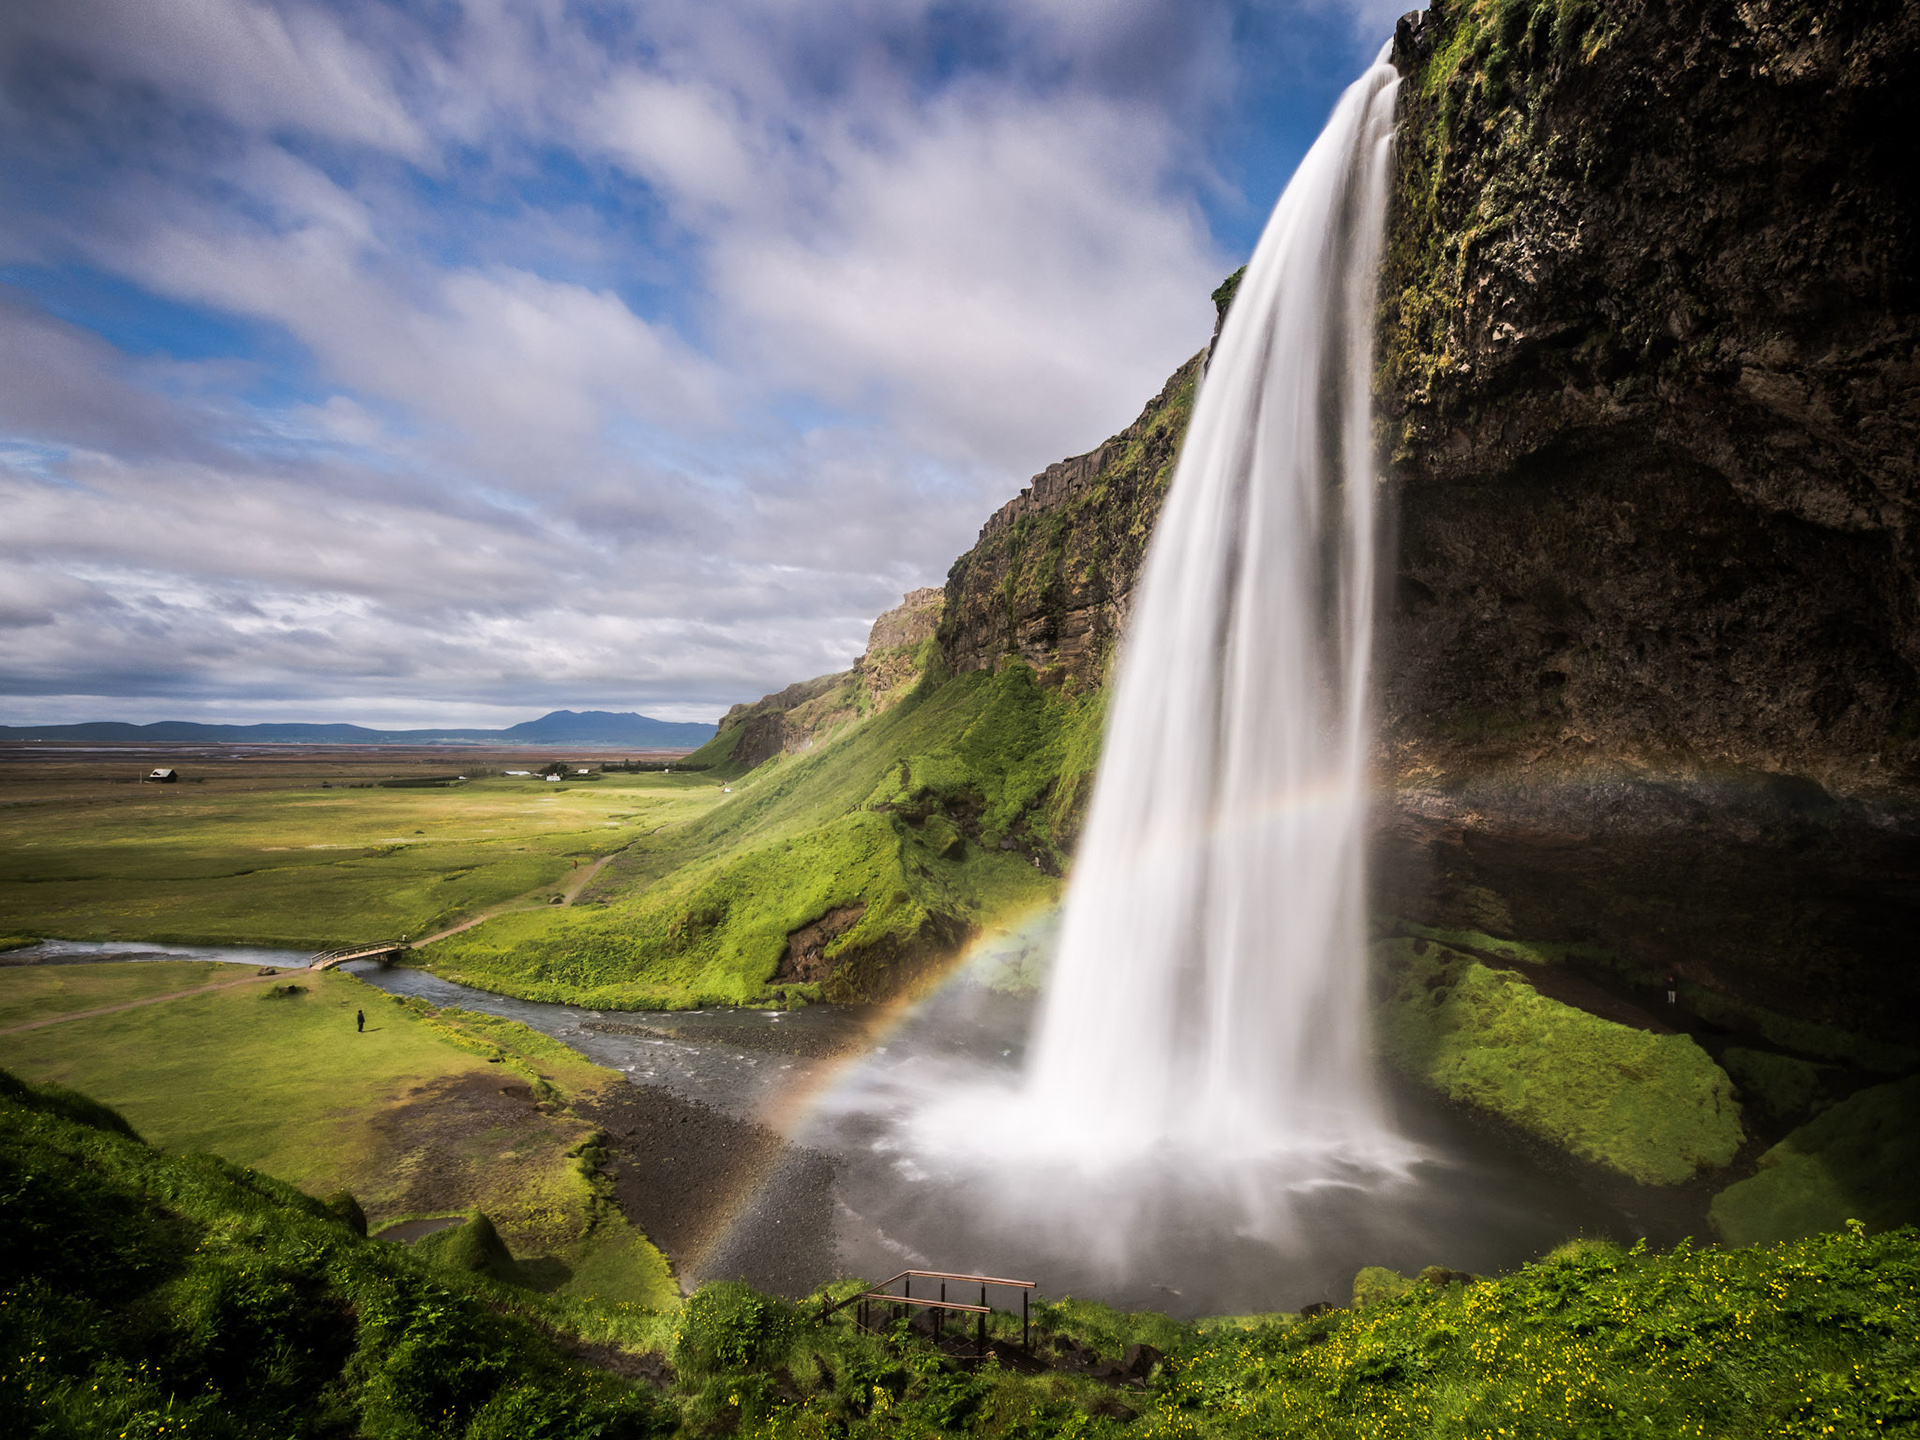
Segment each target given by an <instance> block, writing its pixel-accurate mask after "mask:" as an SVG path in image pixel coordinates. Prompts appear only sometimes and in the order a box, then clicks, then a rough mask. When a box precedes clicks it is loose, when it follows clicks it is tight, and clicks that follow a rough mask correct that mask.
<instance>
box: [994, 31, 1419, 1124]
mask: <svg viewBox="0 0 1920 1440" xmlns="http://www.w3.org/2000/svg"><path fill="white" fill-rule="evenodd" d="M1397 85H1398V77H1397V76H1396V74H1395V72H1394V71H1393V69H1392V67H1391V66H1388V65H1386V64H1376V65H1375V66H1374V67H1373V68H1372V69H1370V70H1369V71H1368V72H1367V73H1366V74H1365V75H1364V76H1363V77H1362V78H1361V79H1360V80H1359V81H1358V82H1356V83H1355V84H1354V85H1353V86H1352V87H1351V88H1350V89H1349V90H1348V91H1347V93H1346V95H1345V96H1344V97H1342V99H1341V101H1340V103H1339V106H1338V108H1337V109H1336V110H1335V111H1334V114H1333V117H1332V119H1331V120H1330V121H1329V122H1328V125H1327V128H1326V130H1325V131H1324V132H1323V133H1322V135H1321V136H1320V138H1319V140H1318V141H1317V142H1316V143H1315V145H1314V146H1313V148H1312V150H1311V151H1309V152H1308V154H1307V157H1306V159H1305V160H1303V161H1302V162H1301V165H1300V168H1299V171H1298V172H1297V173H1296V174H1295V176H1294V178H1293V181H1292V183H1291V184H1289V185H1288V187H1287V190H1286V193H1285V194H1284V195H1283V196H1281V199H1280V203H1279V204H1278V206H1277V207H1276V208H1275V210H1274V212H1273V217H1272V219H1271V220H1270V221H1269V222H1268V224H1267V228H1266V231H1265V233H1264V234H1263V235H1262V237H1261V240H1260V244H1259V247H1258V249H1256V250H1255V252H1254V256H1253V260H1252V263H1251V264H1250V265H1249V266H1248V268H1247V272H1246V275H1245V277H1244V278H1243V279H1242V281H1241V284H1240V289H1239V292H1238V294H1237V295H1236V296H1235V298H1234V301H1233V305H1232V308H1231V310H1230V311H1229V313H1228V316H1227V321H1226V325H1225V328H1224V330H1223V331H1222V333H1221V336H1220V342H1219V346H1218V348H1217V350H1216V352H1215V354H1214V356H1213V360H1212V363H1211V365H1210V367H1209V369H1208V372H1207V375H1206V377H1205V379H1204V381H1203V382H1202V384H1201V386H1200V392H1199V396H1198V399H1197V402H1196V404H1195V407H1194V412H1193V420H1192V423H1191V425H1190V427H1189V429H1188V431H1187V437H1186V442H1185V444H1184V446H1183V448H1182V450H1181V454H1180V462H1179V466H1178V468H1177V469H1176V471H1175V473H1174V478H1173V483H1172V488H1171V490H1170V492H1169V494H1168V497H1167V502H1166V506H1165V509H1164V510H1163V512H1162V514H1161V517H1160V521H1159V525H1158V527H1157V529H1156V530H1155V532H1154V536H1153V542H1152V546H1151V548H1150V550H1149V552H1148V556H1147V561H1146V565H1145V567H1144V569H1143V572H1142V574H1141V578H1140V582H1139V586H1138V589H1137V591H1136V598H1135V601H1134V605H1133V614H1132V619H1131V624H1130V627H1129V630H1128V634H1127V638H1126V642H1125V647H1124V650H1123V652H1122V655H1121V663H1120V667H1119V673H1118V676H1117V679H1116V682H1115V686H1114V692H1113V700H1112V708H1111V711H1110V716H1109V722H1108V726H1107V736H1106V745H1105V749H1104V751H1103V753H1102V757H1101V763H1100V772H1099V777H1098V782H1097V784H1096V787H1095V790H1094V795H1093V802H1092V807H1091V809H1090V811H1089V815H1088V821H1087V826H1086V830H1085V833H1084V835H1083V837H1082V839H1081V843H1080V849H1079V853H1078V855H1077V857H1076V859H1075V864H1074V872H1073V879H1072V884H1071V887H1070V889H1069V891H1068V895H1067V902H1066V913H1065V921H1064V926H1063V929H1062V933H1061V941H1060V949H1059V953H1058V956H1057V959H1056V961H1055V964H1054V970H1053V976H1052V980H1051V983H1050V986H1049V988H1048V991H1047V994H1046V1000H1045V1005H1044V1009H1043V1011H1042V1013H1041V1016H1040V1021H1039V1028H1038V1032H1037V1035H1036V1039H1035V1043H1034V1045H1033V1048H1032V1049H1031V1051H1030V1052H1029V1062H1028V1077H1027V1083H1026V1087H1025V1095H1024V1099H1025V1101H1026V1103H1027V1104H1028V1105H1029V1106H1030V1107H1031V1108H1032V1110H1033V1112H1034V1117H1035V1118H1036V1119H1038V1120H1041V1121H1042V1123H1044V1118H1045V1117H1047V1116H1054V1117H1059V1118H1060V1119H1062V1120H1064V1121H1066V1123H1061V1124H1058V1125H1055V1126H1051V1127H1049V1128H1051V1129H1052V1130H1053V1132H1054V1133H1053V1135H1052V1136H1051V1137H1050V1140H1051V1143H1053V1144H1056V1145H1058V1144H1069V1145H1073V1146H1076V1147H1079V1148H1083V1149H1086V1150H1087V1151H1089V1152H1090V1153H1093V1154H1110V1153H1116V1152H1118V1153H1125V1152H1128V1151H1138V1150H1141V1149H1154V1148H1163V1147H1175V1148H1195V1149H1199V1150H1202V1151H1204V1152H1206V1153H1209V1154H1212V1155H1216V1156H1221V1157H1227V1158H1231V1157H1239V1156H1252V1155H1261V1154H1271V1153H1275V1152H1298V1151H1301V1150H1309V1151H1327V1150H1330V1149H1331V1150H1343V1151H1354V1152H1364V1151H1367V1150H1370V1149H1373V1148H1376V1146H1375V1142H1376V1141H1377V1140H1379V1139H1380V1138H1381V1134H1382V1128H1383V1127H1382V1121H1381V1115H1380V1107H1379V1104H1378V1101H1377V1099H1376V1097H1375V1094H1374V1089H1373V1083H1372V1078H1371V1075H1372V1060H1371V1056H1370V1054H1369V1048H1368V1043H1367V1034H1366V1016H1365V995H1364V978H1365V958H1364V947H1365V916H1364V910H1363V904H1364V878H1365V876H1364V867H1365V856H1364V826H1365V817H1366V777H1365V764H1366V753H1367V748H1368V745H1367V741H1368V733H1369V730H1368V683H1367V682H1368V668H1369V657H1370V651H1371V635H1372V625H1373V589H1374V528H1375V527H1374V510H1375V498H1374V492H1375V489H1376V485H1377V478H1376V467H1375V463H1374V447H1373V440H1372V425H1371V418H1372V407H1371V395H1372V369H1373V311H1374V302H1375V288H1376V277H1377V273H1378V262H1379V253H1380V246H1381V237H1382V233H1383V230H1384V219H1385V206H1386V187H1387V177H1388V174H1389V170H1390V165H1391V157H1390V154H1389V146H1390V138H1391V133H1392V115H1393V100H1394V92H1395V89H1396V88H1397ZM1068 1117H1070V1119H1068Z"/></svg>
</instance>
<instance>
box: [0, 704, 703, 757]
mask: <svg viewBox="0 0 1920 1440" xmlns="http://www.w3.org/2000/svg"><path fill="white" fill-rule="evenodd" d="M713 731H714V727H713V726H711V725H700V724H694V723H690V722H681V721H674V720H655V719H653V718H652V717H651V716H647V715H636V714H633V713H632V712H631V711H625V712H620V713H615V712H614V711H611V710H555V711H552V712H550V713H549V714H546V715H542V716H541V717H540V718H539V719H538V720H525V721H522V722H521V723H520V724H518V725H513V726H510V727H508V728H507V729H505V730H370V729H368V728H367V727H365V726H364V725H304V724H294V723H288V724H267V725H202V724H200V723H198V722H197V721H192V720H160V721H156V722H154V723H153V724H151V725H128V724H125V723H124V722H122V721H119V720H90V721H86V722H84V723H82V724H78V725H0V740H68V741H76V740H77V741H81V742H85V743H92V744H96V745H115V744H136V745H137V744H143V743H150V742H153V741H156V740H160V741H165V740H173V741H180V740H188V741H193V740H197V741H202V742H207V741H211V742H215V743H222V742H224V743H229V744H232V743H246V742H252V743H255V744H275V743H299V744H307V745H435V744H446V745H490V744H497V745H630V746H632V747H633V748H634V749H636V750H692V749H697V748H698V747H699V746H701V745H704V744H706V743H707V741H709V740H711V739H712V738H713Z"/></svg>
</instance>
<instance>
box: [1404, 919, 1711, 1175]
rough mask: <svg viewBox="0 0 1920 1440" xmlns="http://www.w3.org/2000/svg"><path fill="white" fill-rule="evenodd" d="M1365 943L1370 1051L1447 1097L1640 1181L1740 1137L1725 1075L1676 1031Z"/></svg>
mask: <svg viewBox="0 0 1920 1440" xmlns="http://www.w3.org/2000/svg"><path fill="white" fill-rule="evenodd" d="M1421 950H1424V952H1425V953H1421ZM1374 954H1375V959H1376V963H1377V964H1378V965H1379V966H1380V968H1381V970H1382V972H1383V975H1384V978H1385V980H1386V982H1387V985H1388V993H1387V998H1386V999H1385V1000H1384V1001H1383V1002H1382V1003H1381V1004H1380V1006H1379V1007H1378V1009H1377V1011H1376V1024H1377V1027H1378V1032H1379V1038H1380V1044H1381V1048H1382V1051H1383V1052H1384V1053H1385V1054H1386V1056H1387V1057H1388V1059H1390V1060H1391V1061H1392V1062H1393V1063H1394V1064H1395V1065H1396V1066H1398V1067H1399V1068H1400V1069H1401V1070H1403V1071H1405V1072H1406V1073H1407V1074H1409V1075H1411V1076H1413V1077H1414V1078H1415V1079H1418V1080H1421V1081H1423V1082H1425V1083H1426V1084H1429V1085H1432V1086H1433V1087H1434V1088H1435V1089H1437V1090H1439V1091H1440V1092H1441V1093H1442V1094H1444V1095H1446V1096H1447V1097H1449V1098H1450V1099H1453V1100H1456V1101H1459V1102H1460V1103H1462V1104H1467V1105H1473V1106H1475V1107H1477V1108H1480V1109H1483V1110H1487V1111H1490V1112H1491V1113H1493V1114H1495V1115H1498V1116H1500V1117H1502V1118H1503V1119H1506V1120H1508V1121H1510V1122H1512V1123H1513V1124H1515V1125H1518V1126H1519V1127H1520V1128H1521V1129H1523V1130H1526V1131H1528V1132H1529V1133H1531V1134H1533V1135H1536V1136H1538V1137H1540V1138H1541V1139H1543V1140H1547V1141H1551V1142H1552V1143H1553V1144H1555V1145H1558V1146H1560V1147H1562V1148H1564V1149H1565V1150H1567V1151H1568V1152H1570V1153H1571V1154H1573V1155H1576V1156H1578V1157H1579V1158H1581V1159H1583V1160H1589V1161H1593V1162H1594V1163H1596V1164H1600V1165H1605V1166H1607V1167H1608V1168H1610V1169H1613V1170H1617V1171H1619V1172H1620V1173H1621V1174H1623V1175H1626V1176H1629V1177H1630V1178H1632V1179H1634V1180H1637V1181H1639V1182H1641V1183H1642V1184H1649V1185H1672V1184H1677V1183H1679V1182H1680V1181H1683V1180H1686V1179H1689V1178H1691V1177H1692V1176H1693V1175H1694V1173H1695V1172H1696V1171H1698V1170H1700V1169H1702V1168H1714V1167H1718V1166H1723V1165H1726V1164H1728V1163H1729V1162H1731V1161H1732V1159H1733V1157H1734V1154H1735V1152H1736V1151H1737V1150H1738V1149H1739V1148H1740V1142H1741V1138H1742V1131H1741V1126H1740V1107H1739V1106H1738V1104H1736V1103H1735V1101H1734V1098H1733V1084H1732V1082H1731V1081H1730V1080H1729V1079H1728V1078H1727V1075H1726V1073H1725V1072H1724V1071H1722V1070H1721V1069H1720V1067H1719V1066H1717V1065H1715V1064H1714V1063H1713V1061H1712V1059H1710V1058H1709V1057H1708V1055H1707V1054H1706V1052H1705V1051H1703V1050H1701V1049H1700V1047H1699V1046H1697V1045H1695V1044H1694V1043H1693V1041H1692V1040H1691V1039H1689V1038H1688V1037H1686V1036H1684V1035H1656V1034H1652V1033H1650V1032H1648V1031H1645V1030H1634V1029H1630V1028H1628V1027H1627V1026H1625V1025H1618V1024H1615V1023H1613V1022H1612V1021H1610V1020H1602V1019H1600V1018H1599V1017H1598V1016H1594V1015H1589V1014H1587V1013H1586V1012H1585V1011H1582V1010H1576V1009H1574V1008H1573V1007H1571V1006H1568V1005H1563V1004H1561V1003H1560V1002H1558V1001H1556V1000H1550V999H1548V998H1547V997H1546V996H1544V995H1541V994H1540V993H1539V992H1538V991H1536V990H1534V989H1533V987H1532V986H1530V985H1528V984H1527V983H1526V982H1525V981H1524V980H1522V979H1520V977H1518V976H1517V975H1513V974H1511V973H1509V972H1506V971H1500V970H1494V969H1490V968H1489V967H1487V966H1485V965H1482V964H1480V963H1479V962H1478V961H1475V960H1470V959H1468V958H1467V957H1466V956H1464V955H1460V954H1457V953H1455V952H1453V951H1449V950H1446V949H1443V948H1440V947H1437V946H1428V945H1424V944H1422V946H1421V948H1420V950H1416V948H1415V942H1414V941H1412V940H1407V939H1393V940H1385V941H1381V942H1380V943H1378V944H1377V945H1376V946H1375V947H1374Z"/></svg>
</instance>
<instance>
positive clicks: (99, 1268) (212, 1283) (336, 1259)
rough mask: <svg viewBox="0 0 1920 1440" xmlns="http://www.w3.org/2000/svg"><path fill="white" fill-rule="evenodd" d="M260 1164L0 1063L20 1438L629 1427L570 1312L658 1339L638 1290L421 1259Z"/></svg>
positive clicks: (606, 1338)
mask: <svg viewBox="0 0 1920 1440" xmlns="http://www.w3.org/2000/svg"><path fill="white" fill-rule="evenodd" d="M352 1209H353V1207H352V1206H351V1205H350V1204H348V1203H346V1202H342V1203H341V1204H340V1205H339V1206H337V1207H330V1206H328V1205H326V1204H323V1203H322V1202H320V1201H318V1200H315V1199H313V1198H311V1197H309V1196H307V1195H305V1194H302V1193H301V1192H300V1191H298V1190H296V1189H294V1188H293V1187H292V1186H289V1185H287V1184H285V1183H284V1182H282V1181H279V1180H273V1179H269V1178H268V1177H267V1176H265V1175H262V1174H260V1173H259V1172H258V1171H255V1170H250V1169H245V1168H243V1167H240V1166H237V1165H232V1164H229V1163H227V1162H225V1161H222V1160H217V1159H214V1158H213V1157H211V1156H205V1155H187V1156H173V1155H168V1154H164V1153H162V1152H160V1151H157V1150H154V1149H152V1148H150V1147H149V1146H147V1145H146V1144H144V1143H143V1142H141V1141H140V1140H138V1139H137V1138H134V1136H133V1133H132V1131H131V1129H130V1127H128V1126H127V1124H126V1122H125V1121H124V1120H122V1119H121V1118H120V1117H119V1116H118V1115H116V1114H115V1113H114V1112H113V1111H111V1110H109V1109H107V1108H106V1107H104V1106H101V1105H98V1104H96V1103H95V1102H93V1101H90V1100H87V1099H85V1098H84V1097H81V1096H77V1095H74V1094H72V1093H71V1092H66V1091H62V1090H59V1089H44V1088H35V1087H32V1086H28V1085H24V1084H22V1083H21V1082H20V1081H18V1080H16V1079H14V1078H13V1077H12V1076H11V1075H9V1074H7V1073H6V1072H4V1071H0V1226H4V1229H5V1234H6V1237H7V1243H6V1244H5V1245H0V1417H3V1418H4V1426H0V1428H4V1430H5V1433H6V1434H7V1435H9V1436H13V1437H20V1440H27V1437H33V1440H42V1437H44V1440H55V1437H58V1440H69V1437H71V1440H82V1437H87V1440H92V1437H100V1436H121V1437H128V1440H132V1437H141V1440H158V1437H182V1440H252V1437H259V1440H295V1437H321V1436H342V1437H344V1436H365V1437H369V1440H373V1437H381V1440H386V1437H391V1440H411V1437H424V1436H465V1437H470V1440H532V1437H537V1436H548V1437H559V1436H567V1437H575V1436H578V1437H586V1436H597V1437H601V1440H643V1437H648V1436H656V1435H665V1434H668V1433H671V1431H672V1430H673V1428H674V1422H675V1420H676V1418H677V1417H676V1415H675V1412H674V1409H673V1407H671V1406H670V1405H668V1404H666V1403H665V1402H663V1401H662V1400H661V1399H660V1398H658V1397H657V1396H656V1395H655V1394H653V1393H652V1392H650V1391H649V1390H648V1389H647V1388H646V1387H644V1386H642V1385H637V1384H635V1383H633V1382H630V1381H626V1380H622V1379H619V1378H616V1377H615V1376H613V1375H610V1374H606V1373H602V1372H598V1371H595V1370H592V1369H589V1368H587V1367H586V1366H584V1365H582V1364H580V1363H578V1362H577V1361H576V1360H574V1359H572V1358H571V1357H570V1356H569V1355H568V1353H567V1351H566V1349H565V1348H564V1346H563V1344H562V1343H560V1342H559V1341H558V1340H557V1339H556V1337H555V1332H556V1330H559V1329H561V1328H562V1327H565V1328H569V1329H576V1330H584V1331H585V1332H587V1333H588V1334H591V1335H593V1336H594V1337H595V1338H597V1339H600V1340H601V1341H603V1342H612V1343H614V1344H618V1343H620V1342H623V1341H624V1342H625V1343H628V1344H638V1345H647V1344H649V1343H652V1344H658V1343H660V1339H661V1335H662V1332H663V1330H664V1328H665V1326H666V1324H667V1323H668V1322H667V1321H666V1320H665V1319H664V1318H663V1317H656V1316H650V1315H646V1314H643V1313H642V1312H640V1311H637V1310H634V1309H632V1308H631V1307H629V1308H626V1309H621V1308H619V1307H599V1308H593V1307H586V1308H582V1307H580V1306H579V1305H578V1304H577V1303H576V1304H575V1305H574V1306H573V1307H571V1308H569V1307H568V1305H567V1304H566V1302H558V1301H551V1300H543V1299H541V1298H540V1297H537V1296H535V1295H533V1294H532V1293H531V1292H529V1291H524V1290H513V1289H510V1288H508V1287H504V1286H499V1285H494V1284H489V1283H488V1282H486V1281H484V1280H481V1279H478V1278H471V1277H468V1276H467V1275H465V1274H464V1273H462V1272H459V1271H456V1270H453V1269H449V1268H429V1267H428V1266H427V1265H426V1264H424V1263H422V1262H421V1261H420V1260H418V1259H416V1258H415V1257H414V1256H412V1255H411V1254H409V1253H408V1252H407V1251H406V1250H405V1249H403V1248H402V1247H400V1246H397V1245H392V1244H388V1243H386V1242H384V1241H374V1240H367V1239H364V1238H362V1237H361V1235H360V1234H359V1233H358V1231H357V1229H356V1228H355V1225H354V1223H353V1214H352Z"/></svg>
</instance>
